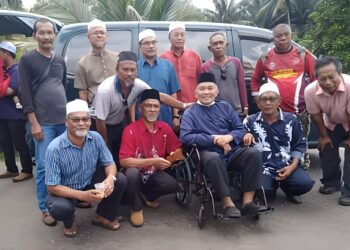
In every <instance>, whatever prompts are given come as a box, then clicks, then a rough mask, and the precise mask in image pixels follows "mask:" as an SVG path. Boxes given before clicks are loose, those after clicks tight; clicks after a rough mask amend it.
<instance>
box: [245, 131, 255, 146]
mask: <svg viewBox="0 0 350 250" xmlns="http://www.w3.org/2000/svg"><path fill="white" fill-rule="evenodd" d="M243 143H244V146H246V147H248V146H250V145H252V144H255V138H254V136H253V135H252V134H251V133H246V134H245V135H244V136H243Z"/></svg>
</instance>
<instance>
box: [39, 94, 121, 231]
mask: <svg viewBox="0 0 350 250" xmlns="http://www.w3.org/2000/svg"><path fill="white" fill-rule="evenodd" d="M66 110H67V113H66V122H65V123H66V128H67V129H66V131H65V133H63V134H62V135H60V136H59V137H57V138H56V139H54V140H53V141H52V142H51V143H50V145H49V146H48V149H47V154H46V162H47V167H46V176H45V184H46V185H47V190H48V192H49V194H48V196H47V198H46V204H47V207H48V208H49V211H50V214H51V215H52V217H53V218H54V219H55V220H56V221H63V225H64V231H63V233H64V235H65V236H66V237H74V236H75V235H76V234H77V226H76V223H75V219H74V218H75V217H74V212H75V203H76V201H77V200H79V201H85V202H98V203H99V204H98V205H97V209H96V213H95V214H94V216H93V217H92V223H93V224H94V225H98V226H101V227H104V228H106V229H108V230H113V231H114V230H117V229H119V227H120V224H119V222H118V220H117V219H116V218H117V215H118V208H119V204H120V200H121V197H122V196H123V193H124V190H125V188H126V184H127V181H126V178H125V176H124V175H123V174H121V173H118V174H117V168H116V165H115V163H114V161H113V157H112V155H111V153H110V152H109V150H108V148H107V146H106V144H105V142H104V141H103V139H102V137H101V136H100V135H99V134H98V133H97V132H94V131H89V128H90V125H91V118H90V115H89V108H88V104H87V102H86V101H83V100H80V99H76V100H74V101H71V102H69V103H67V107H66ZM96 183H103V184H102V186H103V187H102V188H101V187H100V188H99V189H96V188H95V187H94V184H96Z"/></svg>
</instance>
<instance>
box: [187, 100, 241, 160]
mask: <svg viewBox="0 0 350 250" xmlns="http://www.w3.org/2000/svg"><path fill="white" fill-rule="evenodd" d="M245 133H246V130H245V129H244V127H243V124H242V122H241V120H240V118H239V117H238V115H237V114H236V112H235V111H234V110H233V108H232V106H231V105H230V104H229V103H227V102H225V101H216V102H215V103H214V104H213V105H210V106H203V105H200V104H198V103H196V104H194V105H193V106H192V107H190V108H188V109H186V110H185V112H184V114H183V117H182V120H181V127H180V140H181V141H182V142H183V143H184V144H185V145H191V144H193V143H195V144H196V145H197V146H198V148H199V150H208V151H214V152H218V153H219V154H223V153H224V151H223V149H222V148H221V147H219V146H217V145H215V144H214V135H228V134H230V135H232V137H233V140H232V141H231V143H230V145H231V148H232V150H231V151H230V152H229V153H228V154H227V155H226V157H227V158H229V157H230V156H231V155H232V153H233V152H234V151H235V149H237V148H238V146H239V144H241V142H242V139H243V136H244V135H245Z"/></svg>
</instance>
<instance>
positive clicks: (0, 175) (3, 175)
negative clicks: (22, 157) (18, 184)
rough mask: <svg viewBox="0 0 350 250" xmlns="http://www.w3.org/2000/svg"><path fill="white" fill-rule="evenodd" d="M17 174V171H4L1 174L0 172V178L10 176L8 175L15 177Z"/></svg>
mask: <svg viewBox="0 0 350 250" xmlns="http://www.w3.org/2000/svg"><path fill="white" fill-rule="evenodd" d="M17 175H18V172H15V173H12V172H9V171H7V170H6V171H5V172H3V173H2V174H0V179H5V178H10V177H16V176H17Z"/></svg>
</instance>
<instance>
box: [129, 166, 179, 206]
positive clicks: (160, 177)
mask: <svg viewBox="0 0 350 250" xmlns="http://www.w3.org/2000/svg"><path fill="white" fill-rule="evenodd" d="M124 171H125V176H126V178H127V180H128V186H127V188H126V191H125V194H124V200H125V202H126V203H128V204H130V205H131V209H132V210H133V211H140V210H142V200H141V197H140V192H141V193H142V194H143V195H144V196H145V197H146V199H147V200H148V201H155V200H156V199H158V198H159V197H161V196H162V195H166V194H171V193H174V192H176V191H177V190H178V188H179V186H178V182H177V180H176V179H175V178H174V177H172V176H171V175H170V174H168V173H166V172H165V171H157V172H156V173H154V174H153V175H151V176H150V177H149V179H148V180H147V182H146V183H143V182H142V180H141V173H140V170H139V169H138V168H126V169H124Z"/></svg>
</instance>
